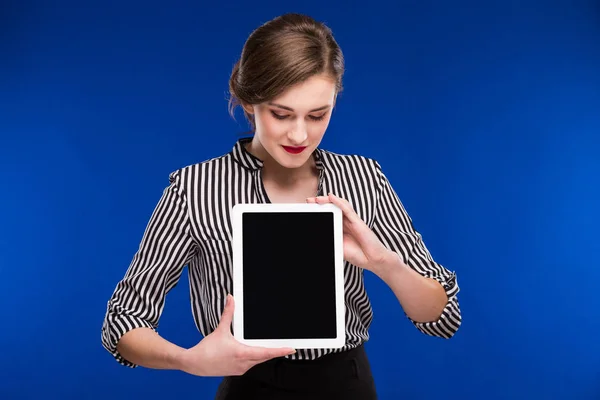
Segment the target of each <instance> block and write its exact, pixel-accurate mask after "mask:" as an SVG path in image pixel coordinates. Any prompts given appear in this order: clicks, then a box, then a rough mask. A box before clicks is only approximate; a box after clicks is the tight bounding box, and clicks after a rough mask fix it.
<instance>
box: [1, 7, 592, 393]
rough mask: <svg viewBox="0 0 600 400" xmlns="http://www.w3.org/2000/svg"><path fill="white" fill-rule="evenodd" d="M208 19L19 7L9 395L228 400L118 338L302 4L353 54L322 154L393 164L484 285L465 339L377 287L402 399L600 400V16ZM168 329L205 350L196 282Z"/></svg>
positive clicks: (379, 369)
mask: <svg viewBox="0 0 600 400" xmlns="http://www.w3.org/2000/svg"><path fill="white" fill-rule="evenodd" d="M199 3H200V2H171V3H169V5H167V3H163V2H155V1H146V2H141V1H140V2H116V1H103V2H76V1H68V2H67V1H54V2H37V3H36V2H30V1H11V2H8V1H6V0H5V1H4V2H2V3H1V8H0V179H1V181H2V189H1V196H0V205H1V206H2V207H1V209H0V271H1V279H0V302H1V303H0V304H1V305H2V307H1V311H0V321H1V323H0V324H1V325H0V343H1V349H2V351H1V353H0V354H1V355H0V360H1V363H0V365H1V366H2V373H1V374H0V398H2V399H5V398H6V399H33V398H52V399H96V398H98V399H100V398H103V399H107V398H108V399H114V400H116V399H131V398H136V399H137V398H153V399H154V398H155V399H159V398H184V397H185V398H190V399H192V398H194V399H211V398H212V396H213V394H214V391H215V389H216V386H217V384H218V382H219V379H217V378H198V377H193V376H189V375H185V374H183V373H180V372H173V371H153V370H148V369H143V368H138V369H135V370H130V369H126V368H125V367H121V366H119V365H118V364H117V363H116V362H115V361H114V360H113V359H112V357H111V356H110V355H109V354H108V353H107V352H106V351H105V350H104V349H103V348H102V347H101V343H100V328H101V323H102V319H103V317H104V312H105V307H106V301H107V300H108V298H109V296H110V294H111V293H112V291H113V289H114V286H115V284H116V283H117V281H118V280H119V279H120V278H121V277H122V276H123V274H124V272H125V270H126V268H127V266H128V264H129V262H130V261H131V257H132V256H133V253H134V252H135V250H136V249H137V245H138V243H139V240H140V239H141V235H142V233H143V229H144V228H145V225H146V222H147V220H148V218H149V216H150V213H151V212H152V210H153V208H154V205H155V204H156V201H157V200H158V198H159V197H160V194H161V193H162V189H163V188H164V187H165V186H166V185H167V184H168V173H169V172H170V171H172V170H175V169H177V168H179V167H182V166H185V165H188V164H192V163H195V162H199V161H202V160H205V159H207V158H211V157H214V156H217V155H220V154H222V153H224V152H227V151H228V150H229V149H230V148H231V147H232V146H233V144H234V142H235V140H236V139H237V138H238V137H239V134H240V133H242V132H243V131H245V130H246V129H247V126H246V125H245V124H244V122H243V118H242V116H241V113H238V114H237V118H236V121H234V120H233V119H231V118H230V116H229V115H228V112H227V103H226V95H227V93H226V90H227V80H228V77H229V73H230V71H231V67H232V65H233V63H234V62H235V61H236V59H237V57H238V56H239V52H240V51H241V49H242V45H243V42H244V40H245V38H246V37H247V35H248V34H249V33H250V32H251V31H252V30H253V29H254V28H255V27H257V26H258V25H259V24H261V23H263V22H265V21H267V20H269V19H271V18H273V17H275V16H276V15H279V14H281V13H284V12H288V11H299V12H304V13H308V14H311V15H312V16H314V17H316V18H317V19H320V20H323V21H325V22H326V23H328V24H329V25H330V26H331V28H332V29H333V30H334V33H335V35H336V38H337V40H338V42H339V43H340V45H341V46H342V48H343V50H344V52H345V55H346V60H347V74H346V80H345V91H344V93H343V94H342V96H341V97H340V99H339V103H338V107H337V109H336V111H335V113H334V117H333V120H332V123H331V126H330V129H329V131H328V133H327V134H326V136H325V139H324V142H323V147H324V148H327V149H330V150H333V151H336V152H340V153H361V154H363V155H366V156H370V157H374V158H376V159H378V160H379V161H380V163H381V164H382V166H383V168H384V170H385V172H386V173H387V175H388V176H389V178H390V180H391V181H392V183H393V185H394V187H395V189H396V190H397V192H398V194H399V195H400V197H401V199H402V200H403V202H404V203H405V205H406V207H407V209H408V211H409V213H410V215H411V216H412V217H413V219H414V221H415V224H416V226H417V228H418V229H419V230H420V231H421V232H422V233H423V235H424V238H425V242H426V243H427V245H428V247H429V249H430V250H431V252H432V253H433V255H434V257H435V258H436V259H437V260H438V261H440V262H441V263H442V264H444V265H446V266H447V267H448V268H450V269H452V270H455V271H456V272H457V273H458V277H459V284H460V285H461V288H462V291H461V294H460V296H461V297H460V299H461V306H462V310H463V318H464V320H463V326H462V328H461V330H460V331H459V333H458V334H457V335H456V336H455V337H454V338H453V339H452V340H450V341H445V340H441V339H436V338H430V337H427V336H425V335H422V334H420V333H419V332H418V331H417V330H416V329H414V328H413V327H412V326H411V325H410V323H409V322H408V321H407V320H406V319H405V317H404V315H403V313H402V311H401V309H400V308H399V306H398V304H397V301H396V300H395V298H394V297H393V294H392V293H391V291H390V290H389V289H388V288H387V287H386V286H385V285H383V284H382V283H381V282H379V281H378V280H377V279H375V278H373V277H372V276H369V277H368V281H367V284H368V290H369V293H370V296H371V299H372V302H373V307H374V310H375V320H374V322H373V326H372V330H371V334H372V337H371V341H370V342H369V343H368V351H369V353H370V356H371V359H372V366H373V370H374V373H375V378H376V380H377V385H378V388H379V391H380V394H381V399H438V398H445V399H526V398H536V399H537V398H539V399H598V398H600V340H598V338H599V336H598V335H599V332H600V322H599V321H600V318H599V315H600V312H599V306H600V300H599V297H598V289H597V288H598V282H599V281H600V268H598V253H599V251H600V246H599V241H598V233H597V227H598V225H599V223H600V212H599V207H598V204H599V203H600V201H599V200H600V196H599V191H600V138H599V136H600V6H599V4H598V2H592V1H587V2H583V1H568V0H565V1H563V2H560V3H557V2H551V1H546V2H541V1H540V2H538V3H536V2H531V1H518V2H517V1H494V2H464V1H462V2H460V1H459V2H445V1H438V2H433V1H402V2H396V4H395V5H392V4H391V2H390V3H387V2H377V1H374V2H367V3H362V2H360V3H359V2H344V3H342V2H338V3H337V4H335V3H333V2H320V1H306V2H302V5H301V6H300V5H296V6H293V7H292V6H287V5H286V4H288V3H287V2H282V1H273V2H239V4H234V3H233V2H224V3H223V4H222V5H220V6H216V5H207V4H205V5H200V4H199ZM161 333H162V334H163V335H164V336H165V337H166V338H168V339H169V340H171V341H173V342H175V343H178V344H180V345H182V346H191V345H193V344H195V343H197V341H198V340H200V339H201V337H200V336H199V334H198V333H197V331H196V330H195V327H194V325H193V322H192V316H191V312H190V305H189V302H188V288H187V277H186V276H185V274H184V277H183V278H182V281H181V282H180V284H179V285H178V286H177V287H176V288H175V289H174V290H173V291H172V292H171V294H170V295H169V297H168V301H167V304H166V309H165V312H164V314H163V318H162V319H161Z"/></svg>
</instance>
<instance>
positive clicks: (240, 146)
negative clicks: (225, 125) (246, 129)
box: [231, 137, 323, 171]
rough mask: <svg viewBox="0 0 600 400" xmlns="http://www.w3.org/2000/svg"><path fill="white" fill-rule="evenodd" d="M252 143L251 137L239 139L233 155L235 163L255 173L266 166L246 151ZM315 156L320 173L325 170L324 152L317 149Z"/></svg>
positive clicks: (232, 152)
mask: <svg viewBox="0 0 600 400" xmlns="http://www.w3.org/2000/svg"><path fill="white" fill-rule="evenodd" d="M251 141H252V138H251V137H250V138H242V139H239V140H238V141H237V142H236V143H235V145H234V146H233V149H232V151H231V155H232V156H233V160H234V161H235V162H237V163H238V164H240V165H241V166H242V167H244V168H246V169H248V170H250V171H255V170H259V169H261V168H262V167H263V165H264V164H263V161H262V160H260V159H259V158H258V157H255V156H254V155H252V154H250V152H249V151H248V150H247V149H246V145H247V144H248V143H250V142H251ZM313 155H314V157H315V165H316V166H317V169H318V170H319V171H322V170H323V154H322V150H321V149H319V148H317V149H316V150H315V151H314V153H313Z"/></svg>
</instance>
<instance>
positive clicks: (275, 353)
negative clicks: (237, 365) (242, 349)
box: [247, 346, 296, 362]
mask: <svg viewBox="0 0 600 400" xmlns="http://www.w3.org/2000/svg"><path fill="white" fill-rule="evenodd" d="M295 352H296V350H294V349H292V348H287V347H284V348H267V347H253V346H248V351H247V359H248V360H250V361H254V362H264V361H267V360H270V359H272V358H277V357H285V356H289V355H291V354H294V353H295Z"/></svg>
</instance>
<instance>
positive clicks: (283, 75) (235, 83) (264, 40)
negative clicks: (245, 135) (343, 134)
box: [229, 13, 344, 131]
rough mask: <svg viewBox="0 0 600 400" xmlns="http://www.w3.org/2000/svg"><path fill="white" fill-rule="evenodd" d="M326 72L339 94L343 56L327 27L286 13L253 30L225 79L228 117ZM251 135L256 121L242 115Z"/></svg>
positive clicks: (245, 113)
mask: <svg viewBox="0 0 600 400" xmlns="http://www.w3.org/2000/svg"><path fill="white" fill-rule="evenodd" d="M322 73H326V74H328V75H329V76H330V77H331V78H332V79H333V80H334V81H335V83H336V89H337V93H339V92H341V91H342V76H343V74H344V56H343V54H342V51H341V49H340V47H339V46H338V44H337V42H336V41H335V39H334V38H333V34H332V32H331V29H329V28H328V27H327V26H326V25H325V24H323V23H321V22H317V21H315V20H314V19H313V18H311V17H309V16H306V15H302V14H295V13H291V14H284V15H282V16H279V17H277V18H275V19H272V20H271V21H269V22H267V23H265V24H263V25H262V26H260V27H259V28H257V29H256V30H254V31H253V32H252V33H251V34H250V36H249V37H248V39H247V40H246V43H245V44H244V48H243V50H242V54H241V57H240V59H239V60H238V61H237V62H236V63H235V65H234V67H233V71H232V72H231V77H230V78H229V92H230V95H231V97H230V99H229V112H230V114H231V115H232V117H233V115H234V111H235V107H237V106H238V105H241V104H242V103H246V104H260V103H263V102H266V101H270V100H272V99H274V98H275V97H277V96H279V95H280V94H281V93H283V92H284V91H285V90H286V89H288V88H289V87H290V86H293V85H295V84H298V83H300V82H303V81H305V80H307V79H308V78H310V77H312V76H314V75H318V74H322ZM244 115H245V116H246V119H247V120H248V122H249V123H250V125H251V126H252V130H253V131H254V129H255V125H254V118H253V116H252V115H251V114H249V113H247V112H246V111H245V110H244Z"/></svg>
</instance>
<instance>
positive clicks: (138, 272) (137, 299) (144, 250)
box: [101, 170, 194, 368]
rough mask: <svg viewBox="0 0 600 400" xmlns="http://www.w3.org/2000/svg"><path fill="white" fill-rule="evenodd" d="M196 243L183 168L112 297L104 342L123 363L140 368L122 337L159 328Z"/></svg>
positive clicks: (172, 179)
mask: <svg viewBox="0 0 600 400" xmlns="http://www.w3.org/2000/svg"><path fill="white" fill-rule="evenodd" d="M193 249H194V244H193V240H192V238H191V235H190V221H189V217H188V209H187V205H186V196H185V193H184V190H183V185H182V183H181V170H178V171H175V172H172V173H171V174H170V175H169V186H167V187H166V188H165V189H164V191H163V194H162V196H161V198H160V200H159V202H158V204H157V205H156V207H155V209H154V211H153V213H152V215H151V217H150V220H149V222H148V224H147V226H146V229H145V231H144V234H143V236H142V240H141V242H140V245H139V248H138V250H137V252H136V253H135V255H134V256H133V259H132V261H131V263H130V265H129V268H128V269H127V271H126V273H125V276H124V277H123V279H122V280H121V281H119V282H118V283H117V285H116V288H115V290H114V292H113V294H112V296H111V297H110V299H109V301H108V304H107V310H106V315H105V318H104V322H103V324H102V335H101V337H102V345H103V347H104V348H105V349H106V350H108V351H109V352H110V353H111V354H112V355H113V356H114V357H115V359H116V360H117V361H118V362H119V363H121V364H122V365H125V366H128V367H132V368H134V367H137V365H136V364H134V363H132V362H130V361H128V360H126V359H124V358H123V357H122V356H121V355H120V354H119V352H118V351H117V343H118V342H119V340H120V339H121V337H122V336H123V335H124V334H125V333H126V332H129V331H130V330H132V329H135V328H142V327H145V328H150V329H153V330H156V329H157V327H158V321H159V318H160V315H161V313H162V311H163V308H164V304H165V297H166V295H167V293H168V292H169V291H170V290H171V289H172V288H173V287H174V286H175V285H176V284H177V282H178V281H179V279H180V277H181V272H182V270H183V267H184V266H185V265H186V264H187V263H188V262H189V261H190V259H191V258H192V256H193Z"/></svg>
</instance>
